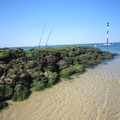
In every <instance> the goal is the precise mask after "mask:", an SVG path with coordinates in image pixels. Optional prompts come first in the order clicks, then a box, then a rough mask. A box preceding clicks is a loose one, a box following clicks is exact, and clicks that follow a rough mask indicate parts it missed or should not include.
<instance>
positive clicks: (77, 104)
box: [0, 56, 120, 120]
mask: <svg viewBox="0 0 120 120" xmlns="http://www.w3.org/2000/svg"><path fill="white" fill-rule="evenodd" d="M119 66H120V56H117V57H116V58H115V59H113V60H111V61H105V62H103V63H102V64H100V65H98V66H97V67H95V68H94V69H87V72H85V73H84V74H82V75H79V76H75V77H74V78H73V80H69V81H62V82H60V83H58V84H56V85H54V86H53V87H52V88H48V89H46V90H44V91H41V92H34V93H32V95H31V96H30V97H29V99H27V100H25V101H23V102H12V101H9V103H10V104H11V105H10V106H9V108H7V109H5V110H3V111H2V112H1V113H0V120H120V67H119Z"/></svg>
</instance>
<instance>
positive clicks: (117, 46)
mask: <svg viewBox="0 0 120 120" xmlns="http://www.w3.org/2000/svg"><path fill="white" fill-rule="evenodd" d="M62 46H91V47H95V48H100V49H101V50H104V51H106V50H107V46H106V45H104V44H103V43H96V44H73V45H49V46H47V47H62ZM42 47H45V46H42ZM21 48H22V49H24V50H29V49H31V48H38V46H35V47H21ZM108 51H110V52H113V53H120V43H112V45H110V46H108Z"/></svg>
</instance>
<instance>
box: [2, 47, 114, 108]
mask: <svg viewBox="0 0 120 120" xmlns="http://www.w3.org/2000/svg"><path fill="white" fill-rule="evenodd" d="M113 56H114V54H111V53H110V52H105V51H101V50H100V49H98V48H92V47H74V46H73V47H56V48H39V49H30V50H27V51H25V50H22V49H20V48H15V49H5V50H0V109H2V108H4V107H6V106H7V105H8V104H7V103H6V102H5V101H6V100H8V99H12V100H13V101H22V100H24V99H26V98H28V96H29V95H30V93H31V89H33V90H36V91H39V90H42V89H44V88H46V87H50V86H52V85H53V84H55V83H57V82H58V80H59V79H61V78H68V77H69V76H71V75H73V74H75V73H83V72H84V70H85V68H88V67H93V66H95V65H97V64H99V63H101V62H102V61H103V60H106V59H112V58H113Z"/></svg>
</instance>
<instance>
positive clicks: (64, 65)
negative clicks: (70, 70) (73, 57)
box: [58, 60, 69, 69]
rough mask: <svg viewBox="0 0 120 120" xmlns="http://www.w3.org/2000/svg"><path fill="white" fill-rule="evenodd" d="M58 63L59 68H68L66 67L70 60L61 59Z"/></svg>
mask: <svg viewBox="0 0 120 120" xmlns="http://www.w3.org/2000/svg"><path fill="white" fill-rule="evenodd" d="M58 65H59V68H60V69H64V68H66V67H68V66H69V64H68V62H67V61H66V60H60V61H59V62H58Z"/></svg>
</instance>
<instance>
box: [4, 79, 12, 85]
mask: <svg viewBox="0 0 120 120" xmlns="http://www.w3.org/2000/svg"><path fill="white" fill-rule="evenodd" d="M4 81H5V83H7V84H12V83H13V80H12V79H11V78H5V79H4Z"/></svg>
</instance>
